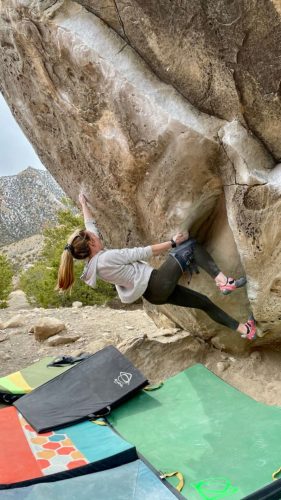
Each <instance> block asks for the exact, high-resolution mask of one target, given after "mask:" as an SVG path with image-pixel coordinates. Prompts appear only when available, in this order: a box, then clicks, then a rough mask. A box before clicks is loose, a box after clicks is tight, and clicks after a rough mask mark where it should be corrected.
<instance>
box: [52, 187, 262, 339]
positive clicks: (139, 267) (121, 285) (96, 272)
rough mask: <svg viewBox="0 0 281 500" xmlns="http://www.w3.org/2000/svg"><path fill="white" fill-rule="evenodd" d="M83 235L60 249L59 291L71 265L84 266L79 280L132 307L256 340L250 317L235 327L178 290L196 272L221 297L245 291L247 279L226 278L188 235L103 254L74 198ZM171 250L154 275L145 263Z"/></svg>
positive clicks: (203, 301) (88, 216) (66, 284)
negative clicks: (174, 312)
mask: <svg viewBox="0 0 281 500" xmlns="http://www.w3.org/2000/svg"><path fill="white" fill-rule="evenodd" d="M79 201H80V203H81V207H82V211H83V216H84V222H85V227H86V229H85V230H82V231H75V233H73V234H72V235H71V236H70V238H69V240H68V243H67V245H66V246H65V248H64V251H63V253H62V256H61V263H60V268H59V272H58V282H57V289H58V290H68V289H69V288H71V286H72V285H73V283H74V272H73V264H74V263H73V259H79V260H84V259H85V260H86V261H87V262H86V266H85V269H84V272H83V274H82V276H81V279H82V280H83V281H84V282H85V283H86V284H87V285H89V286H91V287H93V288H94V287H95V285H96V279H97V277H98V278H100V279H102V280H104V281H106V282H108V283H112V284H114V285H115V286H116V289H117V292H118V295H119V297H120V299H121V301H122V302H124V303H132V302H134V301H135V300H137V299H139V298H140V297H144V298H145V299H146V300H148V302H150V303H152V304H158V305H159V304H173V305H176V306H181V307H191V308H195V309H201V310H202V311H204V312H205V313H206V314H208V316H210V318H212V319H213V320H214V321H216V322H217V323H220V324H221V325H224V326H227V327H228V328H230V329H231V330H234V331H237V332H239V333H240V334H241V337H243V338H247V339H248V340H253V339H255V338H256V324H255V320H254V318H253V316H252V315H251V316H250V318H249V319H248V321H247V322H246V323H239V322H238V321H236V320H235V319H233V318H232V317H231V316H229V315H228V314H227V313H225V312H224V311H223V310H222V309H220V308H219V307H217V306H216V305H215V304H214V303H213V302H212V301H211V300H210V299H209V298H208V297H206V296H205V295H202V294H201V293H198V292H195V291H194V290H191V289H189V288H186V287H183V286H181V285H178V280H179V278H180V277H181V276H182V273H183V272H185V271H189V272H191V273H192V271H193V270H194V268H195V269H196V267H197V266H199V267H201V268H202V269H204V270H205V271H206V272H207V273H208V274H209V275H210V276H211V277H212V278H213V279H214V280H215V283H216V285H217V286H218V288H219V290H220V291H221V292H222V293H223V294H229V293H231V292H233V291H234V290H236V289H237V288H239V287H241V286H243V285H245V283H246V278H244V277H242V278H240V279H238V280H234V279H233V278H227V277H226V276H225V275H224V274H223V273H222V272H221V271H220V269H219V268H218V266H217V265H216V263H215V262H214V260H213V259H212V257H211V256H210V255H209V254H208V252H207V251H206V250H205V249H204V248H203V247H202V246H201V245H200V244H199V243H197V242H196V240H194V239H193V238H189V239H187V238H188V234H183V233H178V234H176V235H175V236H174V237H173V238H172V239H171V240H169V241H165V242H163V243H156V244H153V245H150V246H146V247H138V248H123V249H121V250H117V249H114V250H107V249H104V247H103V242H102V239H101V237H100V234H99V232H98V230H97V227H96V225H95V222H94V220H93V218H92V213H91V210H90V209H89V206H88V203H87V198H86V197H85V196H84V195H83V194H80V195H79ZM167 250H170V252H169V255H168V258H167V259H166V261H165V262H164V263H163V264H162V265H161V266H160V267H159V269H153V268H152V267H151V266H150V265H149V264H147V263H146V262H143V261H146V260H148V259H149V258H150V257H152V256H156V255H160V254H161V253H163V252H165V251H167Z"/></svg>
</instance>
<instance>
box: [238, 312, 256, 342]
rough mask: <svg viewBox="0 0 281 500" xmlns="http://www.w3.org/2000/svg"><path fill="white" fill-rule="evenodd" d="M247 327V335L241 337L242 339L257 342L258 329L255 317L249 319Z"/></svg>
mask: <svg viewBox="0 0 281 500" xmlns="http://www.w3.org/2000/svg"><path fill="white" fill-rule="evenodd" d="M245 327H246V328H247V333H243V334H242V335H241V337H242V339H248V340H255V339H256V338H257V327H256V322H255V319H254V316H253V315H251V316H250V317H249V319H248V321H247V323H245Z"/></svg>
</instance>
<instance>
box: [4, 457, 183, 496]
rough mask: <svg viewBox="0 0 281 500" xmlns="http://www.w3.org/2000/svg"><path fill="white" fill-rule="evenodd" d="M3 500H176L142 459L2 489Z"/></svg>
mask: <svg viewBox="0 0 281 500" xmlns="http://www.w3.org/2000/svg"><path fill="white" fill-rule="evenodd" d="M0 498H1V499H3V500H47V499H49V500H77V499H79V500H176V498H177V497H176V496H175V495H174V494H173V493H172V492H171V491H170V490H169V489H168V488H167V487H166V486H165V485H164V484H163V483H162V482H161V480H160V479H159V478H158V477H157V476H156V475H155V474H154V473H153V472H152V471H151V470H150V469H149V468H148V467H147V466H146V465H145V464H144V463H143V462H142V461H141V460H136V461H134V462H131V463H129V464H125V465H122V466H120V467H115V468H113V469H108V470H105V471H102V472H96V473H95V474H87V475H85V476H79V477H75V478H70V479H64V480H63V481H55V482H51V483H40V484H33V485H31V486H27V487H25V488H15V489H11V490H5V491H0Z"/></svg>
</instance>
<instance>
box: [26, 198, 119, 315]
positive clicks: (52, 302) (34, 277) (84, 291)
mask: <svg viewBox="0 0 281 500" xmlns="http://www.w3.org/2000/svg"><path fill="white" fill-rule="evenodd" d="M83 226H84V223H83V219H82V217H81V216H80V215H77V214H75V213H73V211H72V210H71V207H70V206H67V207H66V208H65V209H64V210H60V211H59V212H58V225H57V226H56V227H53V228H47V229H46V230H45V231H44V246H43V250H42V254H41V257H40V260H39V261H38V262H37V263H36V264H35V265H34V266H33V267H31V268H30V269H28V270H27V271H25V272H23V273H22V274H21V277H20V285H21V288H22V290H24V292H25V293H26V295H27V297H28V299H29V301H30V302H31V303H33V304H34V305H37V306H40V307H44V308H48V307H60V306H61V307H68V306H71V304H72V302H74V301H76V300H79V301H81V302H82V303H83V305H93V304H98V305H101V304H104V303H105V302H107V301H108V300H110V299H111V298H112V297H115V296H116V292H115V288H114V287H113V286H112V285H110V284H108V283H104V282H102V281H98V282H97V287H96V288H91V287H89V286H87V285H86V284H85V283H84V282H83V281H81V280H80V279H79V277H80V276H81V274H82V271H83V267H84V263H83V262H79V261H74V262H75V266H74V268H75V283H74V286H73V287H72V290H71V292H67V293H61V292H56V291H55V290H54V288H55V286H56V281H57V273H58V268H59V263H60V257H61V254H62V251H63V248H64V246H65V244H66V242H67V239H68V237H69V235H70V234H71V233H72V232H73V231H75V229H77V228H83Z"/></svg>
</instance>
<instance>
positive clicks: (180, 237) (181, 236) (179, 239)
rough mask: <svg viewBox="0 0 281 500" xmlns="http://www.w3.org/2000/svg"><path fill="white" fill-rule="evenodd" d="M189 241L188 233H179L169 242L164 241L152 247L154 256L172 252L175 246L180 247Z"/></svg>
mask: <svg viewBox="0 0 281 500" xmlns="http://www.w3.org/2000/svg"><path fill="white" fill-rule="evenodd" d="M187 239H188V233H177V234H176V235H175V236H173V238H172V239H171V240H169V241H164V242H163V243H156V244H155V245H151V248H152V253H153V255H155V256H156V255H160V254H161V253H162V252H166V251H167V250H170V249H171V248H172V247H173V246H174V245H173V242H174V243H175V244H176V245H180V244H181V243H183V242H184V241H185V240H187Z"/></svg>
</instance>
